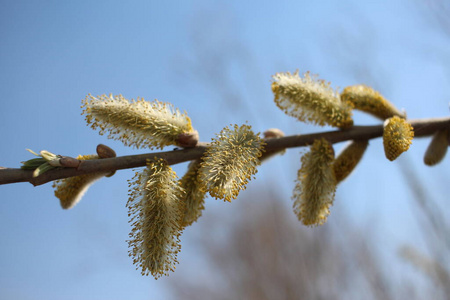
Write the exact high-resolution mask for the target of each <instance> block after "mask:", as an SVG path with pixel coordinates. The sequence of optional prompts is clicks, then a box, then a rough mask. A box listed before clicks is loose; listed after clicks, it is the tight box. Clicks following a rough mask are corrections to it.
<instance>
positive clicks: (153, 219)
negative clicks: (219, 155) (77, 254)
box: [127, 159, 184, 279]
mask: <svg viewBox="0 0 450 300" xmlns="http://www.w3.org/2000/svg"><path fill="white" fill-rule="evenodd" d="M129 186H130V191H129V199H128V202H127V207H128V215H129V216H131V219H130V221H129V222H130V224H131V225H132V226H133V228H132V230H131V233H130V234H129V236H130V240H129V241H128V245H129V247H130V250H129V255H130V256H131V257H132V258H133V264H135V265H136V269H138V268H140V269H141V273H142V275H148V274H152V275H153V276H154V277H155V279H158V278H159V277H161V276H162V275H167V274H168V272H169V271H174V270H175V265H176V264H177V263H178V261H177V254H178V252H180V249H181V245H180V235H181V231H182V227H181V218H182V213H183V210H184V202H183V201H181V198H182V197H183V193H184V191H183V190H182V188H181V187H180V185H179V184H178V181H177V180H176V174H175V172H174V171H172V169H171V168H170V166H169V165H167V163H166V162H165V161H164V160H163V159H154V160H150V161H148V163H147V168H145V169H143V170H142V171H141V172H137V173H136V175H135V176H134V177H133V179H132V180H130V181H129Z"/></svg>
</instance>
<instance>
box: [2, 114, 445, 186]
mask: <svg viewBox="0 0 450 300" xmlns="http://www.w3.org/2000/svg"><path fill="white" fill-rule="evenodd" d="M408 122H409V123H410V124H411V125H412V126H413V128H414V135H415V137H423V136H429V135H432V134H434V133H435V132H436V131H437V130H440V129H445V128H447V129H450V117H445V118H433V119H418V120H408ZM382 135H383V125H373V126H353V127H352V128H350V129H348V130H334V131H327V132H321V133H314V134H305V135H292V136H287V137H282V138H273V139H266V147H265V150H266V151H267V152H274V151H277V150H282V149H286V148H294V147H303V146H307V145H310V144H312V143H313V142H314V140H315V139H320V138H325V139H327V140H328V141H330V142H331V143H333V144H334V143H339V142H343V141H347V140H358V139H367V140H370V139H374V138H378V137H381V136H382ZM207 147H208V143H199V144H198V145H197V146H196V147H194V148H187V149H182V150H173V151H166V152H157V153H148V154H139V155H128V156H120V157H115V158H104V159H95V160H83V161H81V163H80V165H79V167H78V168H59V169H54V170H50V171H48V172H46V173H44V174H41V175H39V176H38V177H33V175H32V174H33V171H29V170H22V169H17V168H2V167H0V184H9V183H17V182H30V183H31V184H33V185H34V186H37V185H41V184H45V183H47V182H50V181H53V180H56V179H61V178H67V177H72V176H78V175H83V174H88V173H94V172H112V171H116V170H123V169H131V168H137V167H143V166H145V165H146V161H147V159H152V158H155V157H157V158H163V159H165V160H166V161H167V162H168V163H169V164H170V165H174V164H178V163H182V162H186V161H191V160H194V159H198V158H200V157H201V156H202V155H203V152H204V151H205V150H206V148H207Z"/></svg>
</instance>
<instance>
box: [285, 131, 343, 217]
mask: <svg viewBox="0 0 450 300" xmlns="http://www.w3.org/2000/svg"><path fill="white" fill-rule="evenodd" d="M333 160H334V150H333V146H332V145H331V144H330V143H329V142H328V141H327V140H325V139H320V140H315V141H314V144H313V145H312V146H311V148H310V151H309V152H307V153H305V154H304V155H303V156H302V158H301V162H302V167H301V168H300V170H299V171H298V177H297V184H296V186H295V189H294V195H293V197H292V198H293V200H294V212H295V214H296V215H297V218H298V219H299V220H300V221H301V222H302V223H303V224H304V225H307V226H309V225H311V226H316V225H323V224H324V223H325V222H326V220H327V217H328V215H329V214H330V206H331V205H333V201H334V195H335V192H336V178H335V177H334V171H333Z"/></svg>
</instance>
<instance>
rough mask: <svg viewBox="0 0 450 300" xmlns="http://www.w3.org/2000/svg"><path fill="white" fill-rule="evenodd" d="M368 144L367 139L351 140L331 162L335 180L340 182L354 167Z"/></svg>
mask: <svg viewBox="0 0 450 300" xmlns="http://www.w3.org/2000/svg"><path fill="white" fill-rule="evenodd" d="M368 145H369V141H368V140H357V141H351V142H350V143H349V144H348V145H347V146H346V147H345V148H344V150H342V152H341V153H340V154H339V155H338V156H337V158H336V159H335V161H334V163H333V171H334V175H335V177H336V182H337V183H340V182H341V181H343V180H344V179H345V178H347V176H349V175H350V174H351V172H352V171H353V170H354V169H355V167H356V165H357V164H358V163H359V161H360V160H361V158H362V157H363V155H364V152H365V151H366V149H367V146H368Z"/></svg>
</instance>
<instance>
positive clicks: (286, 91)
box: [272, 72, 353, 128]
mask: <svg viewBox="0 0 450 300" xmlns="http://www.w3.org/2000/svg"><path fill="white" fill-rule="evenodd" d="M273 79H274V81H273V82H272V91H273V93H274V95H275V103H276V104H277V106H278V107H279V108H280V109H281V110H283V111H284V112H285V113H286V114H287V115H289V116H292V117H295V118H297V119H298V120H300V121H302V122H309V123H313V124H317V125H320V126H324V125H326V124H328V125H330V126H334V127H338V128H349V127H351V126H353V120H352V107H351V106H350V105H349V104H348V103H347V102H344V101H341V98H340V95H339V93H338V92H336V91H335V90H333V89H332V88H331V87H330V84H329V83H327V82H325V81H324V80H319V79H317V76H315V75H310V74H309V73H305V74H304V77H303V78H301V77H300V76H299V74H298V72H295V73H294V74H291V73H289V72H287V73H277V74H275V75H274V76H273Z"/></svg>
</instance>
